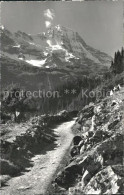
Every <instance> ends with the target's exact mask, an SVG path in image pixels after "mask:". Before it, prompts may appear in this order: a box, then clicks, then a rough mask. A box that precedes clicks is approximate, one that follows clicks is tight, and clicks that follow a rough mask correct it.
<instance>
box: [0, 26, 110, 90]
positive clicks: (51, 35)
mask: <svg viewBox="0 0 124 195" xmlns="http://www.w3.org/2000/svg"><path fill="white" fill-rule="evenodd" d="M0 31H1V48H2V51H1V65H2V68H1V72H2V87H3V86H6V85H8V84H11V83H19V84H20V86H24V87H25V88H26V89H27V90H31V91H32V90H34V89H35V90H37V89H45V90H50V89H52V90H55V89H56V88H58V87H59V86H62V85H63V84H64V82H66V81H68V80H70V81H73V82H75V80H76V79H79V78H80V79H81V78H82V76H83V75H89V74H92V73H93V74H96V72H97V74H99V75H102V74H103V73H104V72H105V71H107V70H108V67H109V66H110V64H111V63H110V62H111V60H112V58H111V57H110V56H108V55H107V54H105V53H103V52H100V51H98V50H96V49H94V48H92V47H90V46H88V45H87V44H86V43H85V42H84V40H83V39H82V38H81V37H80V35H79V34H78V33H77V32H74V31H72V30H71V29H68V28H65V27H63V26H60V25H57V26H54V27H51V29H49V30H47V31H46V32H43V33H41V34H37V35H30V34H26V33H24V32H21V31H18V32H16V33H11V32H10V31H9V30H7V29H6V28H4V27H3V26H2V27H1V30H0ZM32 80H33V82H32Z"/></svg>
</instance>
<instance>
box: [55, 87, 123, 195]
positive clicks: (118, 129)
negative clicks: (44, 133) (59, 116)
mask: <svg viewBox="0 0 124 195" xmlns="http://www.w3.org/2000/svg"><path fill="white" fill-rule="evenodd" d="M73 132H74V133H75V137H74V139H73V142H72V146H71V149H70V154H71V159H70V162H69V163H68V165H67V166H66V167H65V168H64V169H63V170H62V171H60V172H59V173H58V175H57V177H56V179H55V183H54V191H55V192H57V193H60V192H62V193H63V194H70V195H72V194H74V195H75V194H124V188H123V183H124V167H123V141H124V88H121V90H120V91H118V92H114V94H113V95H111V96H108V97H106V98H105V99H103V100H101V101H100V102H97V103H95V104H94V103H91V104H89V105H87V106H85V107H84V108H83V109H82V110H81V111H80V113H79V115H78V118H77V121H76V123H75V125H74V127H73Z"/></svg>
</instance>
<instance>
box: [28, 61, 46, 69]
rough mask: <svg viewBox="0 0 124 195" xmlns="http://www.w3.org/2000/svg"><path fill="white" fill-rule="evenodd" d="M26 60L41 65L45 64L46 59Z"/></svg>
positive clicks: (34, 64)
mask: <svg viewBox="0 0 124 195" xmlns="http://www.w3.org/2000/svg"><path fill="white" fill-rule="evenodd" d="M26 62H27V63H29V64H31V65H33V66H38V67H42V66H43V65H44V64H45V62H46V59H45V60H26Z"/></svg>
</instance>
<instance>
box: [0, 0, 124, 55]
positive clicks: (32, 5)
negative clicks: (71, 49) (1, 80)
mask: <svg viewBox="0 0 124 195" xmlns="http://www.w3.org/2000/svg"><path fill="white" fill-rule="evenodd" d="M46 9H53V10H54V13H55V17H54V20H53V24H55V25H57V24H61V25H63V26H65V27H68V28H71V29H72V30H74V31H76V32H78V33H79V34H80V36H81V37H82V38H83V39H84V41H85V42H86V43H87V44H88V45H90V46H92V47H94V48H96V49H99V50H101V51H104V52H106V53H108V54H109V55H111V56H112V57H113V55H114V53H115V51H117V50H118V49H121V47H122V46H123V2H121V1H117V2H113V1H84V2H77V1H76V2H74V1H73V2H67V1H66V2H61V1H58V2H57V1H43V2H36V1H32V2H29V1H28V2H16V1H14V2H2V3H1V24H2V25H4V26H5V27H6V28H7V29H8V30H10V31H12V32H16V31H18V30H20V31H23V32H26V33H30V34H37V33H41V32H43V31H46V27H45V18H44V14H43V13H44V11H45V10H46Z"/></svg>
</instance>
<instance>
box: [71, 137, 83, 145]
mask: <svg viewBox="0 0 124 195" xmlns="http://www.w3.org/2000/svg"><path fill="white" fill-rule="evenodd" d="M81 140H82V137H81V136H79V135H77V136H75V137H74V138H73V141H72V143H73V144H74V145H78V144H79V142H80V141H81Z"/></svg>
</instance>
